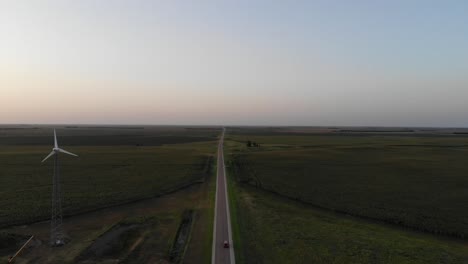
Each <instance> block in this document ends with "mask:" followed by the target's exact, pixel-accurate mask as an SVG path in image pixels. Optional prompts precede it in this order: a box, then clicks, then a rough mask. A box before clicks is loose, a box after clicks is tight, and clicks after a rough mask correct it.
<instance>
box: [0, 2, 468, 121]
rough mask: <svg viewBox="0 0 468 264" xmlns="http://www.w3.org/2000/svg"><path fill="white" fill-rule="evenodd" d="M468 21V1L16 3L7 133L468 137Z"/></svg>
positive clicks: (4, 108)
mask: <svg viewBox="0 0 468 264" xmlns="http://www.w3.org/2000/svg"><path fill="white" fill-rule="evenodd" d="M390 2H391V3H390ZM466 14H468V2H466V1H422V0H421V1H411V2H408V1H386V2H383V1H377V2H376V1H364V0H362V1H353V2H352V3H351V2H350V1H336V2H334V3H331V2H329V1H294V2H287V1H193V2H185V1H142V0H140V1H90V0H87V1H2V2H1V3H0V124H26V123H34V124H40V123H49V124H50V123H73V124H155V125H157V124H169V125H170V124H187V125H198V124H199V125H304V126H306V125H312V126H327V125H333V126H335V125H336V126H339V125H342V126H451V127H468V104H467V103H466V99H467V98H468V74H467V73H468V63H467V61H468V16H466Z"/></svg>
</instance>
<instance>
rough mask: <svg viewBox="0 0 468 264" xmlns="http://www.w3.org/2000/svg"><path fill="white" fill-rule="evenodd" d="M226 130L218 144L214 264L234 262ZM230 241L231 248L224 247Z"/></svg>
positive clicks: (212, 258) (212, 261)
mask: <svg viewBox="0 0 468 264" xmlns="http://www.w3.org/2000/svg"><path fill="white" fill-rule="evenodd" d="M223 142H224V130H223V134H222V135H221V139H220V140H219V145H218V172H217V176H216V202H215V219H214V226H213V228H214V229H213V250H212V257H211V263H212V264H225V263H228V264H234V263H236V261H235V258H234V249H233V247H232V231H231V217H230V212H229V203H228V198H227V196H228V195H227V185H226V170H225V168H224V154H223ZM225 240H227V241H229V245H230V248H229V249H228V248H224V246H223V242H224V241H225Z"/></svg>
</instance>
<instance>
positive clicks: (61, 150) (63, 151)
mask: <svg viewBox="0 0 468 264" xmlns="http://www.w3.org/2000/svg"><path fill="white" fill-rule="evenodd" d="M58 151H59V152H61V153H65V154H68V155H72V156H75V157H78V155H76V154H73V153H71V152H68V151H66V150H63V149H60V148H59V149H58Z"/></svg>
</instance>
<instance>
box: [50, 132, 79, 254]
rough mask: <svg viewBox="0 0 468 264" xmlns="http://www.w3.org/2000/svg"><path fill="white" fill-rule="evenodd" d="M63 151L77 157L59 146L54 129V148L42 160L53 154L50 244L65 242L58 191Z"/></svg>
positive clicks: (56, 244) (59, 193)
mask: <svg viewBox="0 0 468 264" xmlns="http://www.w3.org/2000/svg"><path fill="white" fill-rule="evenodd" d="M59 153H64V154H68V155H71V156H75V157H78V155H75V154H73V153H71V152H68V151H66V150H63V149H61V148H59V146H58V143H57V134H56V133H55V129H54V148H53V149H52V152H50V154H49V155H47V157H45V159H43V160H42V162H44V161H46V160H47V159H48V158H50V157H52V156H54V178H53V184H52V185H53V187H52V188H53V190H52V218H51V221H50V244H51V245H52V246H61V245H63V244H65V241H64V233H63V228H62V193H61V191H60V171H59V166H58V165H59V164H58V154H59Z"/></svg>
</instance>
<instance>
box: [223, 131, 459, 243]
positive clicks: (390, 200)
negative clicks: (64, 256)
mask: <svg viewBox="0 0 468 264" xmlns="http://www.w3.org/2000/svg"><path fill="white" fill-rule="evenodd" d="M247 139H249V140H252V141H255V142H259V143H260V145H261V147H259V148H246V147H245V143H244V142H245V141H246V140H247ZM230 140H231V143H229V144H231V145H230V147H231V149H232V150H233V151H234V152H233V156H232V162H233V166H234V167H235V169H236V170H237V172H236V174H237V175H238V176H239V179H240V180H241V181H243V182H248V183H249V184H252V185H255V186H257V187H260V188H263V189H266V190H269V191H273V192H276V193H280V194H282V195H285V196H287V197H290V198H293V199H297V200H300V201H304V202H307V203H310V204H313V205H316V206H318V207H322V208H327V209H330V210H333V211H339V212H344V213H347V214H352V215H356V216H361V217H367V218H372V219H377V220H381V221H384V222H388V223H394V224H398V225H402V226H405V227H411V228H415V229H419V230H422V231H428V232H432V233H436V234H446V235H452V236H456V237H460V238H463V237H466V236H468V222H467V220H466V219H468V211H467V210H465V209H464V208H465V206H466V203H467V201H468V191H467V190H468V178H467V177H466V175H467V173H468V169H467V167H466V157H468V137H458V136H457V137H442V136H430V135H426V136H401V135H398V136H387V135H371V136H363V135H330V134H308V135H303V134H300V135H297V134H290V135H284V134H283V135H279V136H275V135H266V136H265V135H263V136H262V135H231V136H230Z"/></svg>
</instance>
